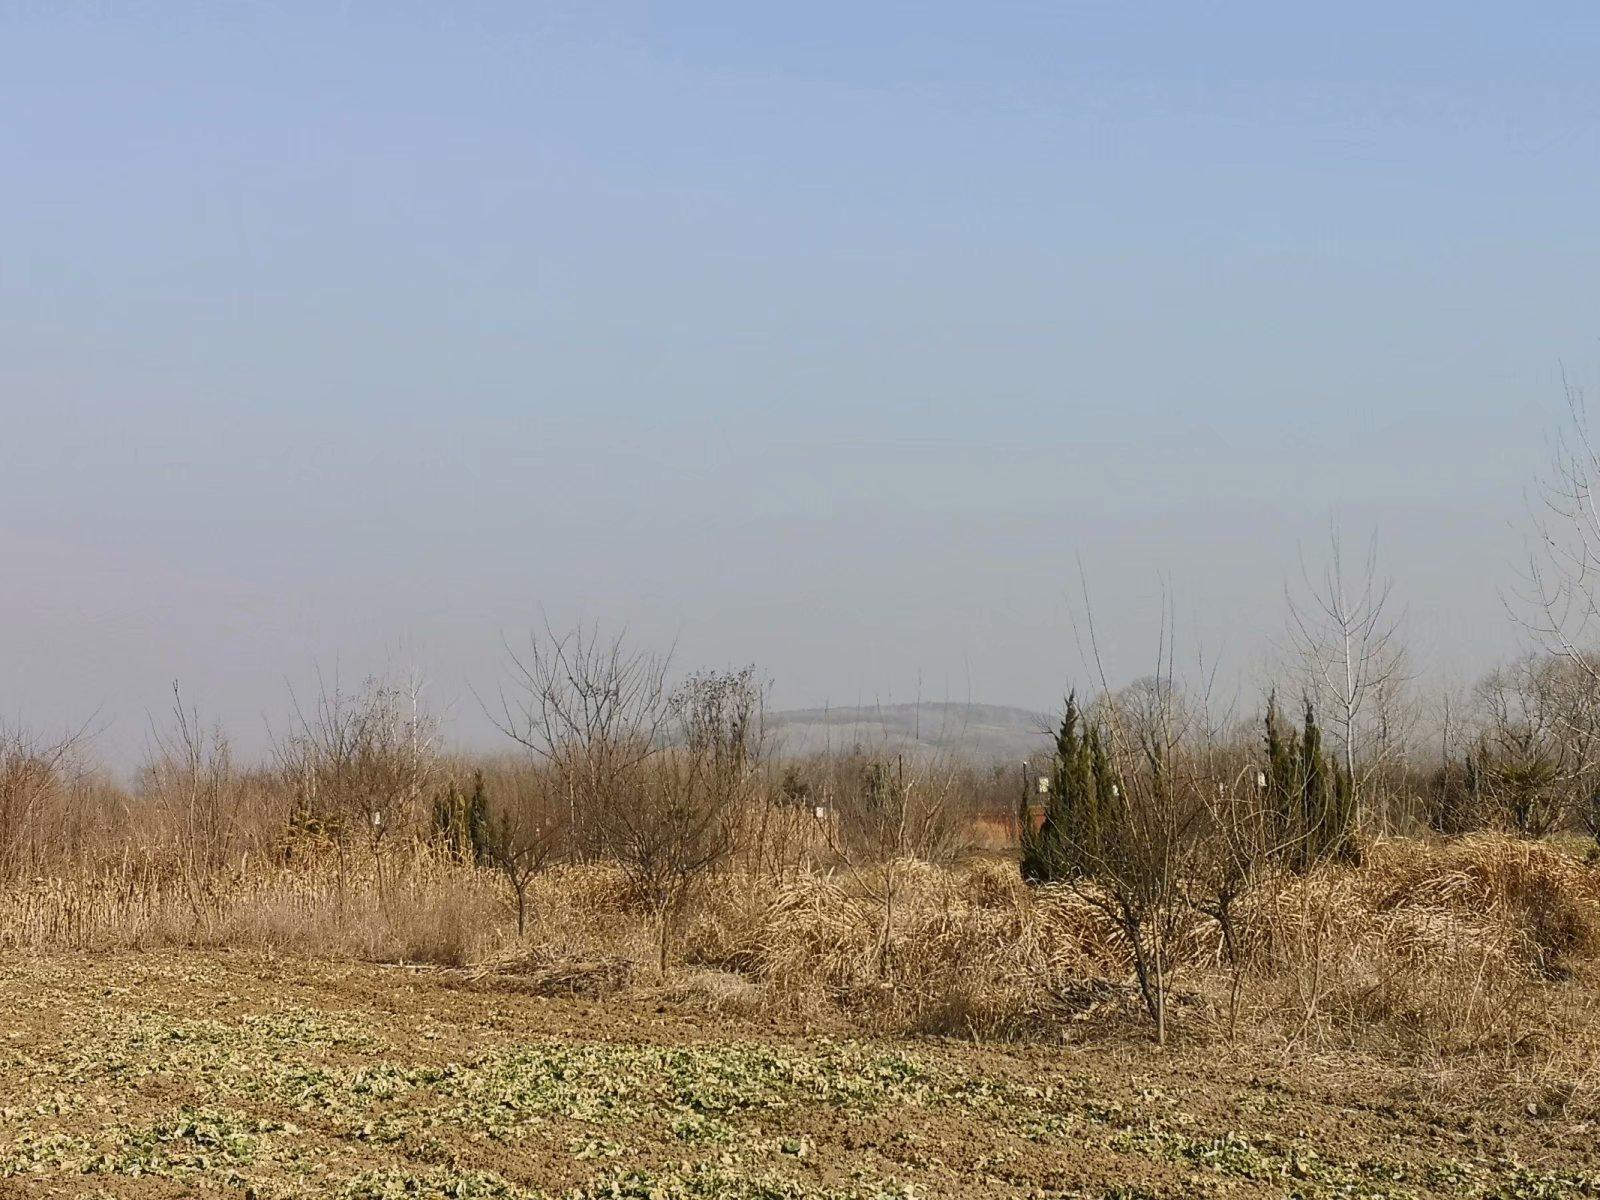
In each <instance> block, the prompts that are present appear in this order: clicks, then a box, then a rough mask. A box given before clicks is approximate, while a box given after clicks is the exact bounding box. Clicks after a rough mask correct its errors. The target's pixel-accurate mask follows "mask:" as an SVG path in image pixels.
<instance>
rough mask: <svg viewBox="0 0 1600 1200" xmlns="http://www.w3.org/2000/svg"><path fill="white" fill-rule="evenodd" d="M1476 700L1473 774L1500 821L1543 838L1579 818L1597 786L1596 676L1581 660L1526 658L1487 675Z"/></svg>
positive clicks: (1599, 681)
mask: <svg viewBox="0 0 1600 1200" xmlns="http://www.w3.org/2000/svg"><path fill="white" fill-rule="evenodd" d="M1477 698H1478V701H1479V704H1480V706H1481V710H1482V714H1481V727H1480V730H1479V734H1478V740H1477V748H1476V756H1475V759H1474V762H1473V767H1474V771H1473V774H1474V779H1475V781H1476V784H1477V786H1478V787H1479V788H1480V789H1481V790H1482V793H1483V795H1484V798H1485V799H1486V800H1487V801H1488V803H1490V804H1491V805H1492V806H1493V808H1494V809H1495V811H1496V812H1497V813H1498V814H1499V815H1500V817H1501V820H1502V821H1503V822H1504V823H1505V824H1506V825H1507V826H1509V827H1510V828H1511V829H1512V830H1514V831H1515V832H1517V833H1520V834H1522V835H1523V836H1525V837H1543V836H1544V835H1545V834H1547V833H1549V832H1551V831H1552V830H1554V829H1556V828H1558V827H1559V826H1560V825H1561V824H1562V822H1563V821H1564V820H1565V819H1566V818H1567V817H1568V816H1569V815H1571V814H1573V813H1574V812H1575V811H1576V812H1577V813H1578V814H1579V815H1582V812H1583V810H1584V809H1585V808H1586V807H1587V805H1588V801H1589V800H1590V798H1591V796H1592V795H1593V792H1594V790H1595V787H1596V784H1597V781H1600V671H1596V670H1595V669H1594V667H1593V664H1591V663H1590V662H1589V661H1588V659H1587V657H1586V656H1579V657H1578V658H1576V659H1574V658H1568V657H1566V656H1564V655H1559V654H1556V655H1552V654H1543V653H1540V654H1527V655H1524V656H1522V657H1521V658H1518V659H1516V660H1515V661H1513V662H1511V663H1509V664H1507V665H1506V666H1503V667H1501V668H1499V669H1498V670H1495V671H1493V672H1491V673H1490V674H1489V675H1487V676H1485V677H1484V679H1483V680H1482V681H1481V682H1480V683H1479V685H1478V688H1477Z"/></svg>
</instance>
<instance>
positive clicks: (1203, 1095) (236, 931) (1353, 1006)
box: [0, 837, 1600, 1200]
mask: <svg viewBox="0 0 1600 1200" xmlns="http://www.w3.org/2000/svg"><path fill="white" fill-rule="evenodd" d="M391 866H392V869H391V871H390V873H389V875H388V877H387V880H386V882H385V884H384V891H383V893H382V894H381V895H380V893H379V891H378V883H377V880H376V878H375V877H372V876H370V875H363V874H357V875H354V876H352V877H351V878H349V879H346V880H345V881H344V885H343V891H342V892H341V890H340V887H339V885H338V883H337V882H336V881H337V876H336V875H335V873H334V872H333V870H332V868H331V867H330V866H329V865H328V864H327V863H325V862H322V863H312V862H308V863H305V864H302V866H301V867H299V868H297V869H294V870H290V869H274V870H271V871H263V872H260V873H258V874H256V873H246V874H244V875H240V876H236V877H233V878H230V879H223V880H219V881H217V882H216V883H215V885H214V886H213V888H212V889H211V890H210V891H208V892H207V893H206V895H205V896H204V898H202V899H199V900H197V899H196V898H195V897H194V896H193V895H191V894H190V893H189V892H188V890H187V889H185V888H184V887H182V886H180V885H179V884H178V883H177V882H175V880H174V877H173V876H172V875H171V874H170V873H161V874H155V875H151V876H149V877H141V876H140V875H139V873H138V872H137V871H135V870H133V869H132V868H130V870H129V872H128V873H127V874H126V875H125V876H122V877H114V876H113V877H107V878H104V879H102V880H100V881H99V882H98V883H96V884H94V885H92V886H91V885H90V884H88V883H78V884H68V883H62V882H46V881H41V882H39V883H37V884H35V885H33V886H31V887H29V886H21V887H17V888H13V889H9V890H8V891H7V892H6V893H5V894H4V895H5V900H4V907H3V910H0V915H3V917H4V921H3V922H0V926H3V928H4V929H6V930H7V931H8V934H7V936H8V939H9V945H8V952H7V954H6V957H5V960H4V964H3V967H0V1013H3V1014H4V1016H3V1017H0V1196H12V1195H15V1196H52V1195H54V1196H85V1197H90V1196H181V1195H203V1194H213V1195H223V1196H229V1195H231V1196H245V1197H260V1198H268V1197H286V1198H287V1197H319V1196H345V1197H388V1196H396V1197H399V1196H441V1197H443V1196H452V1197H453V1196H508V1197H521V1196H555V1197H560V1196H572V1197H590V1196H596V1197H598V1196H638V1197H679V1196H705V1197H723V1196H728V1197H810V1196H818V1197H824V1196H826V1197H845V1196H861V1197H877V1196H924V1197H935V1196H973V1197H978V1196H1060V1197H1124V1198H1126V1197H1158V1196H1159V1197H1189V1196H1200V1195H1217V1196H1224V1195H1226V1196H1304V1197H1321V1196H1326V1197H1336V1196H1337V1197H1421V1196H1477V1197H1503V1198H1506V1200H1510V1198H1512V1197H1519V1198H1520V1197H1551V1198H1554V1197H1578V1196H1594V1195H1600V1150H1597V1148H1596V1139H1597V1135H1600V1124H1597V1118H1600V1092H1597V1088H1596V1084H1597V1082H1600V1070H1597V1067H1596V1063H1597V1061H1600V1057H1597V1055H1600V1021H1597V1019H1596V1009H1597V1005H1596V1002H1595V998H1594V979H1595V976H1594V973H1593V969H1592V968H1593V965H1594V956H1595V951H1596V946H1597V942H1596V940H1595V937H1596V932H1597V930H1600V921H1597V915H1600V908H1597V900H1600V881H1597V880H1596V879H1595V876H1594V872H1593V869H1592V868H1590V867H1588V866H1586V865H1584V864H1583V862H1582V861H1581V860H1579V859H1578V858H1576V857H1575V856H1574V855H1573V854H1571V853H1570V852H1569V851H1567V850H1565V849H1561V848H1559V847H1551V846H1544V845H1539V844H1530V843H1525V842H1521V841H1517V840H1513V839H1506V838H1498V837H1478V838H1468V839H1464V840H1460V841H1456V842H1453V843H1444V844H1440V845H1438V846H1433V847H1429V846H1427V845H1424V844H1423V843H1420V842H1415V841H1409V840H1406V841H1397V842H1395V843H1392V844H1387V845H1380V846H1377V847H1375V848H1374V849H1373V851H1372V853H1370V854H1369V855H1368V857H1367V861H1366V863H1365V864H1364V865H1362V866H1361V867H1359V868H1336V867H1335V868H1326V869H1319V870H1317V871H1314V872H1312V873H1310V874H1309V875H1306V876H1304V877H1294V878H1291V879H1288V880H1285V881H1283V882H1282V883H1281V885H1280V886H1279V887H1277V888H1276V889H1275V890H1274V891H1273V893H1272V894H1270V895H1266V894H1264V895H1262V896H1261V897H1259V899H1258V903H1259V904H1261V905H1263V906H1266V907H1267V908H1269V909H1270V910H1271V911H1272V914H1273V916H1272V919H1273V926H1272V928H1273V930H1274V935H1273V946H1272V947H1271V948H1270V949H1269V950H1264V951H1263V954H1262V956H1261V958H1260V959H1259V961H1258V962H1257V964H1256V966H1255V967H1254V968H1253V969H1252V972H1251V975H1250V978H1249V980H1248V981H1247V982H1246V984H1245V985H1244V987H1243V988H1242V997H1241V998H1240V999H1239V1001H1238V1003H1239V1005H1240V1006H1241V1007H1242V1008H1243V1010H1244V1013H1243V1016H1239V1017H1237V1019H1230V1014H1229V1008H1228V1005H1229V994H1230V984H1231V978H1230V976H1229V974H1228V973H1227V972H1226V971H1224V970H1223V969H1222V968H1221V966H1220V965H1219V960H1218V957H1217V947H1216V945H1215V943H1214V941H1213V940H1212V939H1210V938H1209V937H1208V935H1207V933H1206V930H1205V929H1204V927H1203V926H1200V925H1198V924H1197V925H1196V926H1195V927H1194V928H1193V929H1192V930H1190V931H1189V933H1188V935H1187V940H1186V944H1185V946H1184V948H1183V956H1182V962H1181V968H1182V969H1181V970H1178V969H1177V968H1178V965H1179V964H1178V959H1177V958H1175V959H1174V965H1175V971H1176V974H1175V978H1174V981H1173V992H1174V1006H1175V1014H1176V1015H1175V1017H1174V1022H1173V1027H1174V1035H1173V1037H1172V1039H1171V1040H1170V1042H1169V1044H1168V1045H1167V1046H1165V1047H1158V1046H1156V1045H1155V1044H1154V1043H1153V1042H1152V1040H1151V1039H1150V1036H1149V1028H1148V1022H1147V1021H1146V1020H1145V1019H1144V1016H1143V1014H1142V1012H1141V1011H1140V1007H1139V1004H1138V1000H1137V995H1136V992H1135V991H1134V990H1133V989H1132V986H1131V984H1129V982H1128V968H1127V964H1126V958H1125V951H1124V950H1123V949H1122V948H1121V947H1120V946H1119V945H1118V943H1117V939H1116V937H1115V935H1114V931H1113V930H1111V929H1109V928H1108V927H1106V925H1105V922H1104V919H1103V917H1102V916H1100V915H1099V914H1098V913H1097V912H1096V910H1094V909H1093V908H1092V907H1091V906H1087V905H1084V904H1082V903H1080V902H1078V901H1076V900H1075V899H1074V898H1073V896H1072V895H1071V894H1070V893H1069V892H1065V891H1056V890H1052V889H1045V890H1044V891H1042V892H1041V891H1038V890H1036V889H1030V888H1027V887H1025V886H1023V885H1022V884H1021V883H1020V881H1019V880H1018V879H1017V877H1016V869H1015V866H1014V865H1013V864H1011V863H1009V862H1004V861H999V860H994V859H985V858H978V859H974V860H969V861H967V862H965V863H964V864H956V865H954V866H951V867H946V868H935V867H929V866H927V865H926V864H914V863H906V864H901V866H900V867H899V868H898V870H899V872H900V873H901V876H902V880H901V883H900V885H899V888H900V891H899V915H898V922H899V923H898V925H897V928H896V930H895V932H894V946H895V949H894V953H893V956H892V959H891V960H890V962H889V964H888V966H887V967H886V966H885V965H884V963H883V962H882V960H881V958H880V956H879V945H878V938H879V935H880V928H879V922H880V918H881V914H880V912H879V911H878V910H877V909H876V908H875V907H874V897H875V896H878V895H879V894H880V888H881V881H880V880H879V879H877V878H876V877H874V876H872V875H870V874H863V875H862V876H860V877H856V876H852V875H850V874H847V873H839V872H832V871H830V872H821V871H818V872H813V873H810V874H805V875H798V876H795V877H792V878H789V879H787V880H785V881H783V882H782V883H781V884H780V883H777V882H776V881H773V880H771V879H765V880H757V879H747V880H744V881H743V882H741V879H740V877H738V876H737V875H730V876H728V877H726V878H724V879H721V880H719V881H718V885H717V886H716V887H713V888H711V889H708V892H707V894H706V895H705V896H704V897H703V898H702V900H701V902H700V903H699V905H698V906H697V908H696V911H695V913H694V915H693V917H692V919H690V920H689V921H688V923H687V926H686V928H685V929H684V931H683V935H682V948H681V957H680V958H677V959H676V960H675V962H674V964H673V966H672V968H671V969H670V970H669V971H668V972H667V973H666V974H665V975H662V974H661V973H660V972H659V971H658V970H657V965H656V962H655V944H654V936H655V935H654V932H653V929H652V926H651V921H650V920H649V919H648V917H647V916H646V915H642V914H641V913H639V912H638V911H636V910H635V909H634V908H633V907H631V906H630V904H629V902H628V900H627V894H626V889H625V888H624V887H622V886H621V882H620V880H619V878H618V876H617V874H616V872H614V871H611V870H608V869H606V868H599V867H596V868H571V869H561V870H555V871H551V872H549V873H547V874H546V875H545V876H543V877H541V879H540V880H539V881H538V889H537V893H536V895H535V897H534V903H533V905H532V909H533V913H534V917H533V920H532V922H531V924H530V926H529V928H528V929H527V931H526V933H525V934H524V936H522V937H518V936H517V935H516V932H515V928H514V925H512V924H508V921H509V912H508V909H507V906H506V900H505V897H504V895H503V889H501V888H499V886H498V883H497V880H496V878H495V876H494V875H493V874H492V873H490V872H487V871H483V870H480V869H474V868H470V867H466V866H463V865H460V864H455V863H452V862H449V861H445V860H441V859H439V858H437V857H436V856H432V855H429V854H426V853H423V852H421V851H416V852H413V853H412V854H411V855H410V856H409V857H408V859H407V861H406V862H405V863H404V864H403V865H402V863H401V862H400V861H398V860H397V861H396V862H395V863H393V864H392V865H391ZM880 869H881V868H880Z"/></svg>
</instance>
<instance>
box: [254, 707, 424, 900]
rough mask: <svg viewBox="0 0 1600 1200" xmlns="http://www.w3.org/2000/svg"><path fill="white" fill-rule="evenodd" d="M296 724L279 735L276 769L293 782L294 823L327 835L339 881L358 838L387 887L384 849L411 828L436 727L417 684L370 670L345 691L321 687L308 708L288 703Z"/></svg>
mask: <svg viewBox="0 0 1600 1200" xmlns="http://www.w3.org/2000/svg"><path fill="white" fill-rule="evenodd" d="M295 716H296V722H297V728H296V729H295V731H294V732H293V733H292V734H291V735H290V736H289V737H288V738H286V739H285V740H284V741H283V742H281V743H280V745H279V747H278V758H279V763H280V767H281V770H282V772H283V774H284V776H285V777H286V779H287V780H288V782H289V784H290V786H291V787H292V788H293V789H294V790H295V795H296V815H295V820H296V823H297V824H298V826H299V827H300V828H301V829H302V830H304V831H306V832H310V833H318V834H321V835H323V836H326V837H327V838H328V839H329V840H330V841H331V842H332V844H333V846H334V848H335V851H336V852H337V854H338V857H339V867H340V885H341V888H343V886H344V884H345V882H346V880H347V875H348V866H349V854H350V850H351V848H352V847H353V846H364V847H365V848H366V850H367V852H368V854H369V855H370V857H371V859H372V863H373V868H374V870H375V871H376V872H377V878H378V889H379V892H380V894H383V893H384V892H385V891H386V886H387V876H386V873H385V870H384V858H385V849H386V847H387V845H388V844H389V842H390V841H391V840H393V839H394V838H396V837H399V836H402V835H404V834H406V833H407V832H409V831H411V830H412V829H413V828H414V826H415V822H416V820H417V819H418V817H419V816H420V814H421V803H422V795H423V792H424V789H425V788H426V786H427V781H428V779H429V777H430V775H431V773H432V770H433V762H434V750H435V734H434V724H433V720H432V718H431V717H430V716H429V715H428V714H427V712H426V711H425V710H424V708H423V706H422V686H421V684H420V682H418V681H417V680H416V679H415V678H413V679H411V680H408V681H407V683H406V684H404V685H396V684H392V683H389V682H387V681H385V680H382V679H377V678H369V679H368V680H367V681H366V682H365V683H364V684H363V686H362V688H361V690H360V691H358V692H357V693H355V694H354V695H349V694H346V693H345V692H343V691H342V690H340V688H339V687H338V684H337V682H336V683H335V685H334V689H333V690H332V691H331V692H330V691H328V690H327V688H325V687H324V688H322V689H321V690H320V691H319V693H318V695H317V700H316V703H315V704H314V705H313V706H312V708H311V709H310V711H309V712H308V711H306V710H305V709H302V708H301V707H300V705H299V704H298V703H296V705H295Z"/></svg>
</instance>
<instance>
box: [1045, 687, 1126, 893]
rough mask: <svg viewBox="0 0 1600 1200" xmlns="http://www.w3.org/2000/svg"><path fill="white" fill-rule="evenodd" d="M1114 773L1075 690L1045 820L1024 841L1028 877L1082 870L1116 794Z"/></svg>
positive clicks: (1058, 738) (1065, 718)
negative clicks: (1104, 811)
mask: <svg viewBox="0 0 1600 1200" xmlns="http://www.w3.org/2000/svg"><path fill="white" fill-rule="evenodd" d="M1111 776H1112V771H1111V764H1110V761H1109V759H1108V757H1107V755H1106V752H1105V747H1104V745H1103V743H1102V741H1101V738H1100V732H1099V730H1098V729H1096V728H1095V727H1094V726H1091V725H1088V724H1087V722H1085V721H1084V719H1083V714H1082V711H1081V710H1080V709H1079V708H1078V698H1077V694H1076V693H1072V694H1070V695H1068V697H1067V707H1066V711H1065V713H1063V714H1062V718H1061V725H1060V727H1059V728H1058V729H1057V730H1056V753H1055V762H1054V764H1053V766H1052V768H1051V773H1050V798H1049V800H1048V801H1047V803H1046V804H1045V811H1044V820H1043V821H1042V822H1041V823H1040V825H1039V828H1038V830H1037V831H1036V832H1033V833H1031V835H1028V836H1025V838H1024V841H1023V859H1022V874H1023V877H1024V878H1025V879H1028V880H1029V881H1031V882H1035V883H1044V882H1050V881H1051V880H1058V879H1066V878H1070V877H1072V876H1074V875H1077V874H1079V873H1081V870H1082V866H1081V864H1082V863H1083V861H1084V860H1085V858H1087V857H1090V856H1092V855H1094V854H1095V853H1097V850H1096V847H1097V846H1098V843H1099V838H1100V833H1101V829H1102V813H1101V806H1102V805H1103V804H1105V803H1106V802H1107V800H1108V799H1109V797H1110V796H1112V795H1113V794H1114V793H1113V791H1112V788H1111V782H1110V781H1111ZM1024 803H1026V800H1024Z"/></svg>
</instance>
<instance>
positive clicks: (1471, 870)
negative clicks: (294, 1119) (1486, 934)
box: [1373, 835, 1600, 974]
mask: <svg viewBox="0 0 1600 1200" xmlns="http://www.w3.org/2000/svg"><path fill="white" fill-rule="evenodd" d="M1376 858H1377V861H1376V862H1375V863H1374V864H1373V865H1374V872H1373V873H1374V876H1375V879H1374V882H1375V883H1377V884H1379V885H1380V886H1381V887H1382V888H1383V891H1382V894H1381V895H1380V896H1379V897H1378V898H1377V900H1376V906H1377V907H1378V908H1379V909H1380V910H1388V909H1403V908H1424V909H1429V910H1435V911H1448V912H1453V913H1457V914H1459V913H1463V912H1465V913H1477V914H1481V915H1483V916H1485V917H1488V918H1490V919H1491V920H1492V921H1494V922H1495V923H1496V924H1497V925H1498V926H1500V927H1502V929H1503V931H1504V932H1507V933H1511V932H1514V933H1516V934H1520V935H1521V937H1522V938H1523V939H1524V940H1525V942H1526V947H1527V952H1528V954H1529V955H1530V957H1531V962H1532V964H1533V965H1534V966H1535V967H1537V968H1538V969H1539V970H1541V971H1544V972H1546V973H1550V974H1559V973H1561V972H1562V971H1564V970H1565V969H1566V964H1567V962H1568V960H1570V959H1574V958H1591V957H1594V956H1595V955H1596V954H1597V953H1600V874H1597V873H1596V871H1595V870H1594V869H1593V868H1592V867H1590V866H1588V865H1586V864H1584V863H1582V862H1580V861H1579V860H1578V859H1576V858H1575V857H1573V856H1572V855H1570V854H1567V853H1564V852H1563V851H1561V850H1559V849H1555V848H1553V847H1551V846H1548V845H1545V844H1542V843H1538V842H1530V841H1526V840H1522V839H1516V838H1509V837H1497V836H1492V835H1476V836H1472V837H1468V838H1463V839H1462V840H1460V841H1458V842H1455V843H1453V844H1450V845H1448V846H1445V847H1442V848H1440V849H1436V850H1435V849H1430V848H1427V847H1425V846H1423V845H1422V844H1420V843H1416V842H1392V843H1388V844H1386V845H1385V846H1384V847H1383V849H1382V852H1381V853H1380V854H1379V855H1378V856H1376Z"/></svg>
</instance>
